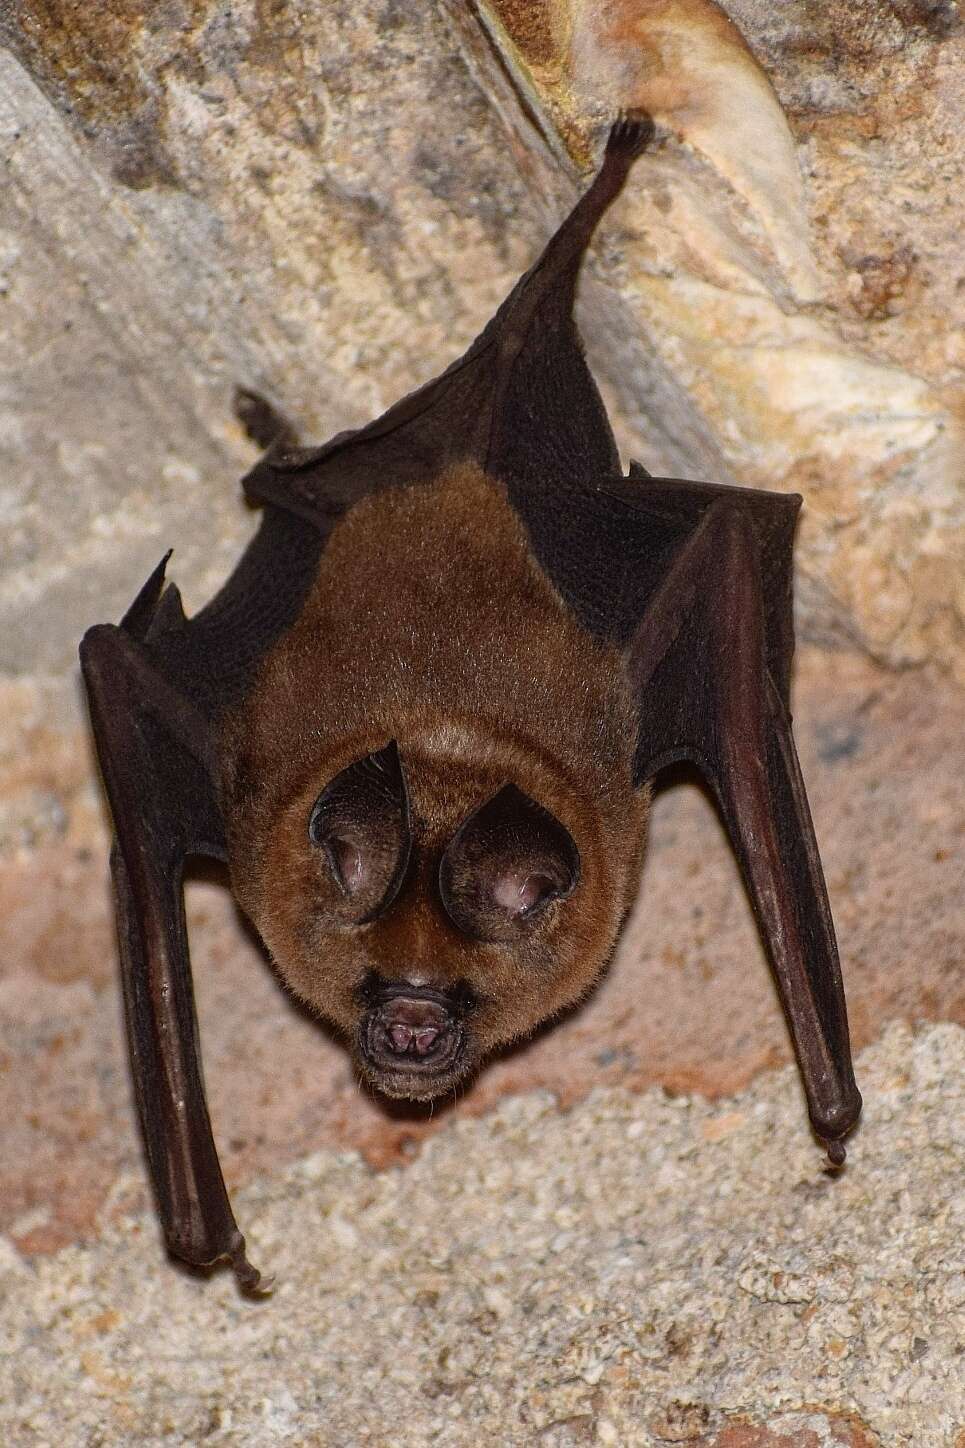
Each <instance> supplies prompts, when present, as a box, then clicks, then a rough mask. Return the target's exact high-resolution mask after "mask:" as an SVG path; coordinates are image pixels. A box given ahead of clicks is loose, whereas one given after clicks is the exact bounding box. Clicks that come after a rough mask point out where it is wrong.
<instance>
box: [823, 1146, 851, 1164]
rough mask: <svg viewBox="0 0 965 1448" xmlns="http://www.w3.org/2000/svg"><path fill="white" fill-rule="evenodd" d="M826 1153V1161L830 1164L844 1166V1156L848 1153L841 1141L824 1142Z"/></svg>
mask: <svg viewBox="0 0 965 1448" xmlns="http://www.w3.org/2000/svg"><path fill="white" fill-rule="evenodd" d="M824 1145H825V1148H826V1150H827V1153H828V1161H829V1162H830V1163H831V1165H832V1166H844V1162H845V1158H846V1156H847V1155H848V1153H847V1151H846V1150H845V1147H844V1142H843V1141H826V1142H825V1143H824Z"/></svg>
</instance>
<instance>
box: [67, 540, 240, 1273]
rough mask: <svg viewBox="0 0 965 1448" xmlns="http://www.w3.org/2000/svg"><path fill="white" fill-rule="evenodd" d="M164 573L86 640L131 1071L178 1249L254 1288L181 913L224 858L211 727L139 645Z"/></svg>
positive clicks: (171, 1239) (170, 1240)
mask: <svg viewBox="0 0 965 1448" xmlns="http://www.w3.org/2000/svg"><path fill="white" fill-rule="evenodd" d="M163 567H164V565H163V564H162V565H161V568H160V569H158V570H157V572H156V573H155V575H154V576H153V577H152V579H151V580H149V582H148V584H147V585H146V586H145V588H144V589H143V590H142V592H141V594H140V595H139V596H138V598H137V600H136V601H135V603H134V604H133V605H132V607H131V609H130V611H129V612H128V614H127V616H126V618H125V620H124V624H123V625H122V626H121V627H120V628H115V627H114V626H112V625H109V624H103V625H98V626H97V627H95V628H92V629H90V630H89V632H88V633H87V635H86V636H85V638H84V641H83V644H82V645H81V663H82V667H83V672H84V679H85V683H86V685H87V691H88V696H89V699H90V709H91V717H92V721H93V725H94V736H95V739H96V742H97V750H98V755H99V758H100V763H101V769H102V773H103V777H104V783H105V786H106V789H107V793H108V796H109V798H110V803H111V809H112V812H113V816H114V825H115V831H116V838H115V844H114V849H113V852H112V856H111V865H112V871H113V877H114V889H115V893H116V897H117V907H118V929H119V936H120V956H121V969H122V977H123V983H124V1001H125V1011H126V1016H127V1035H128V1043H129V1047H130V1052H131V1058H132V1076H133V1080H134V1086H135V1091H136V1094H137V1103H138V1111H139V1114H140V1119H141V1126H142V1130H143V1134H144V1141H145V1145H146V1148H147V1155H148V1160H149V1164H150V1168H151V1175H152V1178H153V1182H154V1188H155V1192H156V1195H157V1199H158V1207H159V1211H160V1216H161V1221H162V1225H163V1228H164V1234H165V1238H166V1241H167V1244H168V1247H169V1248H170V1250H171V1251H172V1252H173V1253H174V1254H175V1255H176V1256H178V1257H180V1258H182V1259H183V1260H185V1261H187V1262H189V1263H191V1264H193V1265H195V1266H209V1265H211V1264H212V1263H214V1262H217V1261H221V1260H229V1261H230V1262H231V1263H232V1265H233V1267H234V1269H235V1272H236V1274H237V1276H238V1279H239V1282H240V1283H241V1284H242V1286H244V1287H245V1288H247V1289H249V1290H257V1289H258V1287H259V1280H260V1279H259V1273H258V1272H257V1271H256V1270H255V1269H254V1268H253V1267H252V1266H251V1265H250V1264H249V1263H248V1261H247V1259H246V1257H245V1243H244V1238H243V1237H242V1235H241V1233H240V1232H239V1230H238V1228H237V1225H236V1223H235V1219H234V1216H233V1215H232V1211H231V1206H230V1204H229V1201H228V1196H227V1192H226V1190H225V1185H224V1180H223V1178H222V1175H221V1168H220V1165H219V1163H218V1156H217V1152H216V1150H215V1145H214V1140H213V1138H212V1134H211V1123H210V1121H209V1118H208V1110H207V1106H206V1103H205V1095H204V1084H203V1079H202V1074H201V1061H200V1053H199V1045H198V1031H197V1022H196V1019H195V1009H194V994H193V989H192V983H191V967H190V962H189V957H188V941H187V931H186V926H185V918H184V892H183V886H182V874H183V867H184V861H185V858H186V857H187V856H188V855H191V854H205V855H211V856H214V857H216V858H222V859H223V858H224V857H225V842H224V831H223V824H222V820H221V815H220V811H219V809H218V804H217V799H216V794H215V790H214V786H213V782H212V781H213V778H214V770H213V763H212V750H211V741H210V737H209V729H210V726H209V724H208V721H207V720H206V719H205V717H204V716H203V715H202V714H201V712H200V711H199V710H198V709H197V707H196V706H195V705H194V704H193V703H192V702H191V701H190V700H189V699H188V698H187V697H186V695H184V694H183V693H182V692H180V691H179V690H178V689H177V688H175V687H173V686H172V685H171V684H170V683H169V682H168V681H167V680H166V679H165V678H164V676H163V674H162V673H159V672H158V671H157V669H156V668H155V667H154V663H153V661H152V659H151V655H150V652H149V650H148V649H147V648H145V646H144V644H143V642H142V640H143V636H144V635H145V634H146V633H147V632H148V630H149V627H150V623H151V621H152V619H153V618H154V617H155V616H156V605H157V602H158V598H159V596H160V593H161V588H162V587H163ZM172 596H173V598H174V600H175V601H176V594H173V591H172V590H169V591H168V595H167V597H168V598H169V599H170V598H172Z"/></svg>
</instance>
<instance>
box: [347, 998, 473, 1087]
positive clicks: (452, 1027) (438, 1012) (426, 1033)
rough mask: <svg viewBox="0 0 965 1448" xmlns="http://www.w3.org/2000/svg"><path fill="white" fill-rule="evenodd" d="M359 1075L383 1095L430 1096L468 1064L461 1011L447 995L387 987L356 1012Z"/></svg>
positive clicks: (468, 1068) (448, 1084)
mask: <svg viewBox="0 0 965 1448" xmlns="http://www.w3.org/2000/svg"><path fill="white" fill-rule="evenodd" d="M356 1046H357V1057H358V1064H359V1067H360V1069H361V1072H362V1075H363V1076H364V1077H365V1079H366V1080H367V1081H368V1082H369V1084H370V1085H372V1086H374V1087H375V1088H376V1090H378V1091H380V1092H382V1094H383V1095H385V1096H393V1097H396V1098H403V1099H407V1100H410V1101H431V1100H432V1099H433V1098H434V1097H437V1096H442V1095H444V1094H445V1093H446V1092H448V1091H450V1090H451V1089H452V1088H453V1086H454V1085H455V1084H456V1083H457V1082H458V1081H460V1080H461V1079H462V1078H463V1077H464V1076H466V1075H467V1074H468V1073H469V1072H470V1071H471V1070H472V1067H473V1056H474V1052H473V1050H472V1048H471V1044H470V1037H469V1032H468V1030H467V1028H466V1024H465V1020H464V1010H463V1009H462V1008H461V1006H460V1004H459V1003H457V1002H456V1001H455V1000H454V999H452V998H451V997H450V996H449V995H447V994H444V993H442V992H437V991H430V990H425V989H415V988H412V989H405V988H400V987H389V988H388V989H386V990H384V991H382V992H380V993H379V996H378V998H377V999H376V1001H375V1002H374V1003H373V1004H372V1005H371V1006H370V1008H369V1009H368V1010H367V1011H366V1012H365V1014H364V1015H363V1016H362V1019H361V1021H360V1022H359V1028H358V1033H357V1036H356Z"/></svg>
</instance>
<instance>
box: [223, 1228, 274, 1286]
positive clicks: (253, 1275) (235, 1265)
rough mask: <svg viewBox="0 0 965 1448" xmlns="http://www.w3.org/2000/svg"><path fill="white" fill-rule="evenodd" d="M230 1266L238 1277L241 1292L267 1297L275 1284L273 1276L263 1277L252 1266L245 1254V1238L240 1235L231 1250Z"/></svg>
mask: <svg viewBox="0 0 965 1448" xmlns="http://www.w3.org/2000/svg"><path fill="white" fill-rule="evenodd" d="M231 1267H232V1270H233V1272H234V1274H235V1277H236V1278H237V1279H238V1286H239V1287H240V1288H241V1290H242V1292H247V1293H248V1294H250V1295H251V1296H252V1297H267V1296H268V1295H269V1293H270V1292H271V1290H272V1288H273V1287H274V1285H275V1279H274V1277H263V1276H262V1275H261V1273H260V1272H259V1271H258V1268H257V1267H252V1265H251V1263H250V1262H249V1261H248V1258H247V1257H246V1256H245V1239H244V1237H240V1239H239V1241H238V1244H237V1246H235V1247H233V1248H232V1251H231Z"/></svg>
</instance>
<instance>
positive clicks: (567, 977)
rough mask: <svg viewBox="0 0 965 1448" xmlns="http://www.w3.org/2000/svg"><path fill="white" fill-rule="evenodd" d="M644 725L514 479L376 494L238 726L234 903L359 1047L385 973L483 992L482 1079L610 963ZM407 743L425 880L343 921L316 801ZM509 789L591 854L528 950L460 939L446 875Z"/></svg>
mask: <svg viewBox="0 0 965 1448" xmlns="http://www.w3.org/2000/svg"><path fill="white" fill-rule="evenodd" d="M635 738H636V724H635V705H634V702H633V700H632V699H631V695H630V689H629V686H628V685H627V683H626V680H625V672H624V668H623V662H622V658H621V656H620V655H619V653H618V652H617V650H616V649H615V648H613V647H612V646H610V645H606V644H602V643H599V642H597V641H595V640H594V639H593V638H592V637H591V635H590V634H589V633H587V632H586V630H585V629H583V628H582V626H581V625H580V624H579V623H578V622H577V621H576V620H575V619H574V617H573V614H572V612H571V611H570V610H568V609H567V607H566V606H565V604H564V602H563V600H562V599H561V598H560V596H559V594H558V593H557V592H556V590H555V589H554V587H553V586H552V584H551V583H550V582H549V581H548V580H547V578H546V577H545V575H544V574H543V572H542V571H541V570H540V568H539V566H538V565H537V563H536V562H535V560H534V559H533V557H532V554H531V551H530V548H529V544H528V539H527V536H526V532H525V529H524V526H523V524H522V523H521V522H520V520H519V518H518V516H517V515H516V513H515V512H514V511H513V509H512V508H511V506H510V504H509V501H508V499H507V497H506V494H505V491H504V489H503V487H502V486H501V485H500V484H499V483H498V482H495V481H494V480H492V479H490V478H488V477H486V476H485V475H484V474H483V472H482V471H481V470H480V469H479V468H478V467H477V466H475V465H474V464H469V463H467V464H463V465H461V466H459V467H456V468H454V469H452V470H450V471H448V472H447V473H445V474H443V475H442V476H441V477H439V478H438V479H437V480H435V481H434V482H432V483H430V484H425V485H421V486H415V487H410V488H406V489H392V490H389V491H387V492H383V493H381V494H379V495H377V496H372V497H370V498H368V499H366V500H365V501H363V502H361V503H359V504H357V505H356V506H355V507H354V508H352V509H351V510H350V512H349V513H348V514H347V515H346V516H345V517H344V518H343V519H342V520H341V522H340V523H339V524H338V525H337V526H336V528H335V529H334V531H333V533H332V535H331V538H330V540H329V542H328V545H327V548H326V550H325V552H324V554H323V557H322V561H321V564H320V567H319V571H318V574H317V577H316V579H315V582H314V584H313V587H312V591H311V594H310V596H309V598H308V600H307V602H306V605H305V607H304V608H303V609H302V611H301V614H300V616H299V618H298V620H297V622H296V623H295V625H294V626H293V627H292V628H291V629H290V630H289V631H288V632H287V633H286V634H285V635H284V636H283V637H282V638H281V640H280V641H279V642H278V643H277V644H276V646H275V647H274V648H273V650H272V651H271V653H270V654H269V655H268V656H267V658H266V660H265V662H264V664H263V666H262V669H261V672H260V675H259V677H258V679H257V682H256V685H255V687H254V688H253V689H252V691H251V693H250V694H249V696H248V698H247V699H246V702H245V704H244V707H243V709H242V710H241V711H240V712H239V713H237V714H236V715H235V716H233V718H231V720H230V721H229V723H228V725H227V728H226V731H225V737H224V741H223V743H224V757H225V759H226V761H227V766H226V770H225V779H224V790H225V796H226V797H225V801H224V815H225V818H226V819H227V820H228V821H230V826H231V835H230V861H231V872H232V881H233V885H234V888H235V891H236V894H237V896H238V898H239V900H240V901H241V903H242V905H243V906H244V908H245V909H246V910H247V912H248V913H249V914H250V916H251V918H252V919H253V921H254V922H255V924H256V925H257V926H258V929H259V930H260V932H261V934H262V937H263V938H264V940H265V942H266V944H267V946H268V948H269V949H270V951H271V953H272V955H273V957H274V959H275V961H276V963H277V965H278V967H279V969H280V970H281V972H282V974H283V976H284V978H285V979H286V981H287V982H288V983H289V984H290V985H291V987H292V989H293V990H295V991H296V992H297V994H298V995H300V996H301V997H303V998H304V999H305V1000H306V1001H308V1002H310V1004H311V1005H312V1006H314V1007H315V1008H316V1009H317V1010H318V1011H319V1012H321V1013H322V1014H323V1015H325V1016H326V1017H328V1018H329V1019H330V1020H332V1021H334V1022H335V1023H336V1024H337V1025H339V1026H340V1027H342V1028H343V1029H344V1030H345V1031H346V1032H347V1033H348V1034H349V1035H350V1036H351V1037H352V1038H353V1039H354V1037H355V1034H356V1031H357V1027H358V1024H359V1018H360V1013H361V1009H360V1006H359V1003H358V998H357V990H358V987H359V985H360V983H361V981H362V980H363V979H364V978H365V976H366V974H367V972H369V971H372V970H375V971H377V972H378V973H379V975H380V976H382V977H384V978H386V979H388V980H392V981H400V982H401V981H409V982H412V983H420V984H422V985H424V986H425V985H428V986H433V987H436V988H439V989H443V990H444V989H447V988H451V987H452V986H453V985H454V984H455V983H456V982H457V981H459V982H466V983H468V984H469V985H470V986H471V987H472V988H473V990H474V991H475V993H476V994H477V995H478V998H479V1002H480V1003H479V1006H478V1008H477V1010H476V1011H474V1012H473V1015H472V1019H471V1021H470V1022H469V1024H468V1034H469V1045H470V1049H469V1050H468V1051H467V1052H466V1053H465V1055H464V1058H463V1060H462V1064H461V1068H460V1070H459V1071H458V1073H457V1075H462V1074H464V1073H465V1070H468V1069H470V1067H471V1066H472V1065H473V1064H474V1063H475V1062H476V1061H478V1059H479V1057H480V1056H481V1055H482V1054H484V1053H485V1052H486V1051H488V1050H491V1049H492V1048H493V1047H494V1046H496V1045H498V1044H500V1043H502V1042H505V1041H508V1040H511V1039H514V1038H516V1037H519V1036H521V1035H523V1034H525V1033H526V1032H528V1031H530V1030H532V1029H533V1028H534V1027H535V1026H536V1025H537V1024H538V1023H539V1022H540V1021H541V1020H544V1019H546V1018H547V1017H548V1016H551V1015H552V1014H554V1013H555V1012H557V1011H559V1010H560V1009H562V1008H563V1007H564V1006H566V1005H568V1004H570V1003H571V1002H573V1001H574V1000H576V999H578V998H579V997H580V996H581V995H582V994H583V993H584V992H585V991H586V990H587V989H588V987H589V986H590V985H591V984H592V982H593V981H594V980H595V979H596V977H597V975H598V974H599V972H600V970H601V968H602V967H603V965H604V963H605V962H606V960H607V958H608V957H609V955H610V952H611V951H612V948H613V945H614V942H615V939H616V935H617V932H618V929H619V926H620V922H621V920H622V919H623V916H624V914H625V912H626V910H627V908H628V906H629V903H630V901H631V899H632V897H633V893H634V891H635V888H636V885H637V880H638V874H639V865H640V855H641V851H642V847H643V841H644V835H645V829H646V818H647V809H648V802H649V796H648V793H647V791H646V790H639V789H634V787H633V784H632V777H631V775H632V758H633V750H634V742H635ZM391 739H395V740H396V741H397V742H398V748H399V752H400V756H401V759H402V763H403V767H404V770H405V775H406V780H407V785H408V791H409V797H410V801H411V807H412V817H413V846H414V849H413V864H412V869H411V871H410V875H409V877H408V879H407V881H406V883H405V885H404V886H403V889H402V891H401V893H400V894H399V896H398V898H397V900H396V901H395V902H394V903H393V905H392V906H391V907H390V908H389V909H388V910H387V911H386V912H385V914H384V915H383V916H382V917H380V918H378V919H376V920H374V921H373V922H371V923H370V924H369V925H366V926H363V927H352V928H342V929H337V930H335V929H332V928H330V927H329V928H327V929H326V928H325V926H324V924H323V923H322V921H321V920H320V919H319V917H320V915H322V914H323V913H324V906H325V903H326V901H327V900H330V898H331V891H332V889H333V885H332V881H331V876H330V872H329V871H328V870H327V868H326V866H325V862H324V860H323V859H320V857H319V852H318V851H317V850H315V849H313V847H312V846H311V844H310V842H309V838H308V819H309V815H310V813H311V809H312V805H313V803H314V801H315V800H316V798H317V797H318V795H319V793H320V791H321V790H322V789H323V788H324V787H325V786H326V784H327V783H328V782H329V781H330V780H331V779H332V778H333V777H334V776H335V775H336V774H337V773H338V772H339V771H340V770H342V769H343V768H345V767H346V766H347V765H348V764H350V763H351V762H352V761H354V760H357V759H359V758H360V757H362V756H364V755H366V754H368V753H371V752H374V751H375V750H378V749H380V748H382V747H383V746H384V745H385V744H386V743H387V742H388V741H389V740H391ZM507 783H514V784H516V785H517V786H518V787H519V788H520V789H522V790H523V791H524V792H525V793H526V794H527V795H529V796H530V797H531V798H532V799H534V800H536V801H538V802H539V803H540V804H541V805H543V806H544V807H545V808H547V809H548V810H550V811H551V812H552V813H553V814H554V815H555V816H556V817H557V819H559V820H560V821H561V822H562V823H563V824H564V825H565V826H566V828H567V829H568V830H569V831H570V834H571V835H572V836H573V838H574V840H575V842H576V844H577V847H578V849H579V852H580V858H581V877H580V882H579V885H578V886H577V888H576V890H575V891H574V893H573V895H572V896H571V898H569V899H567V900H558V901H556V902H554V903H553V904H552V905H551V906H550V907H549V908H548V909H547V910H546V912H545V914H544V915H543V916H542V917H541V918H540V920H539V921H538V922H535V923H534V928H533V930H532V931H531V932H530V933H529V935H528V937H527V939H526V940H525V941H524V942H522V943H514V944H513V945H512V946H507V945H495V944H483V943H480V942H478V941H474V940H471V939H469V938H468V937H467V936H464V935H462V934H461V933H460V932H459V931H458V930H457V929H456V928H455V927H454V926H453V924H452V923H451V921H450V920H449V919H448V917H447V916H446V914H445V912H444V910H443V908H442V904H441V902H440V900H439V897H438V888H437V878H436V871H437V868H438V861H439V858H440V856H441V853H442V851H443V850H444V848H445V846H446V844H447V843H448V842H449V840H450V839H451V838H452V836H453V834H454V833H455V831H456V829H457V828H458V826H459V825H460V824H461V822H462V821H463V820H464V819H465V818H466V816H467V815H469V814H470V813H471V812H472V811H473V810H474V809H476V808H477V806H479V805H480V804H481V803H482V802H483V801H485V800H487V799H488V798H490V797H491V796H492V795H493V794H494V793H495V792H496V791H497V790H499V789H500V788H501V787H502V786H503V785H505V784H507ZM381 1084H383V1085H385V1084H386V1083H381ZM448 1085H451V1081H450V1082H440V1081H437V1082H436V1083H435V1086H434V1087H433V1091H436V1090H441V1089H446V1088H447V1087H448ZM420 1094H428V1093H420Z"/></svg>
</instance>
